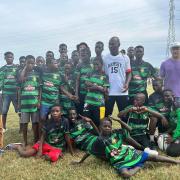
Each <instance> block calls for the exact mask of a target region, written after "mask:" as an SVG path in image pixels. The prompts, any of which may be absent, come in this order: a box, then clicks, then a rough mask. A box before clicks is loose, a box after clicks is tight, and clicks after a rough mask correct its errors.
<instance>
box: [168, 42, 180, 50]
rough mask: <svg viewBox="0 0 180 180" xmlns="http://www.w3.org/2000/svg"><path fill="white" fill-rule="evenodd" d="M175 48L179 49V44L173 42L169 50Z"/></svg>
mask: <svg viewBox="0 0 180 180" xmlns="http://www.w3.org/2000/svg"><path fill="white" fill-rule="evenodd" d="M175 47H179V48H180V42H173V43H172V44H171V46H170V48H171V49H172V48H175Z"/></svg>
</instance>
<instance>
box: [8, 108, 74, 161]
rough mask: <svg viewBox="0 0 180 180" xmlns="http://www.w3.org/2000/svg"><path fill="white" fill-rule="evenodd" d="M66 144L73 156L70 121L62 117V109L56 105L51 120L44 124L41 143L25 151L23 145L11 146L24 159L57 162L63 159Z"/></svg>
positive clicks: (52, 109)
mask: <svg viewBox="0 0 180 180" xmlns="http://www.w3.org/2000/svg"><path fill="white" fill-rule="evenodd" d="M66 144H67V145H68V147H69V149H70V152H71V154H73V150H72V146H71V142H70V138H69V123H68V120H67V119H65V118H64V117H62V116H61V107H60V106H59V105H54V106H52V108H51V119H50V120H48V121H46V123H45V124H44V126H43V128H42V135H41V138H40V141H39V142H37V143H36V144H34V145H33V146H32V147H31V148H30V149H27V150H24V149H23V147H22V146H21V145H16V144H12V145H11V146H13V147H12V149H15V150H17V151H18V153H19V154H20V156H22V157H31V156H34V155H36V156H37V157H42V156H45V158H46V160H49V161H51V162H56V161H57V160H58V159H59V158H60V157H62V155H63V154H62V151H64V150H65V147H66Z"/></svg>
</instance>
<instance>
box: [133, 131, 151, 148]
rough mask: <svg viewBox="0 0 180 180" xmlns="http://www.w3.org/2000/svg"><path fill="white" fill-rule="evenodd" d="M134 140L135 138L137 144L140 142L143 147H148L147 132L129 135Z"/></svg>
mask: <svg viewBox="0 0 180 180" xmlns="http://www.w3.org/2000/svg"><path fill="white" fill-rule="evenodd" d="M131 137H132V138H133V139H134V140H136V141H137V142H138V143H139V144H141V145H142V146H143V147H144V148H146V147H150V140H149V137H148V135H147V134H143V135H138V136H131Z"/></svg>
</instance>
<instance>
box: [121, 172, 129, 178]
mask: <svg viewBox="0 0 180 180" xmlns="http://www.w3.org/2000/svg"><path fill="white" fill-rule="evenodd" d="M120 176H122V177H123V178H130V177H131V176H132V175H131V174H130V173H129V172H128V171H124V172H121V173H120Z"/></svg>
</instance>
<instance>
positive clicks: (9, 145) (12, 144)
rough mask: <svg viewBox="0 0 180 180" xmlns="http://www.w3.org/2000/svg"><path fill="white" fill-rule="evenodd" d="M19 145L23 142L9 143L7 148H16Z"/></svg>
mask: <svg viewBox="0 0 180 180" xmlns="http://www.w3.org/2000/svg"><path fill="white" fill-rule="evenodd" d="M17 145H19V146H22V143H11V144H8V145H7V146H6V147H5V149H6V150H15V148H16V147H17Z"/></svg>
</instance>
